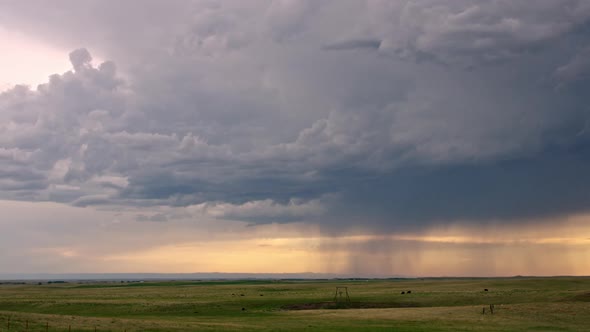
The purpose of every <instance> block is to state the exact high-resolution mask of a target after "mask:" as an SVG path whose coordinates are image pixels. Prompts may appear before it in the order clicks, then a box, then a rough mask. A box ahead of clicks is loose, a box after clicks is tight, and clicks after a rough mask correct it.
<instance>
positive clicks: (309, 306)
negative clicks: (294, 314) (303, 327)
mask: <svg viewBox="0 0 590 332" xmlns="http://www.w3.org/2000/svg"><path fill="white" fill-rule="evenodd" d="M417 307H420V305H418V304H417V303H407V302H406V303H383V302H346V303H342V302H314V303H297V304H289V305H284V306H282V307H281V309H283V310H317V309H378V308H381V309H383V308H417Z"/></svg>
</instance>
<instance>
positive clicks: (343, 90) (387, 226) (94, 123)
mask: <svg viewBox="0 0 590 332" xmlns="http://www.w3.org/2000/svg"><path fill="white" fill-rule="evenodd" d="M0 39H1V40H2V43H1V44H0V211H2V217H1V218H0V273H4V274H6V273H111V272H121V273H134V272H138V273H139V272H167V273H184V272H186V273H189V272H238V273H301V272H316V273H336V274H351V275H359V276H360V275H363V276H393V275H404V276H512V275H590V172H588V169H589V167H590V106H588V105H590V94H589V93H588V88H589V87H590V2H588V1H585V0H538V1H534V2H533V1H528V0H494V1H484V0H318V1H316V0H252V1H238V0H235V1H234V0H224V1H213V0H177V1H159V0H158V1H156V0H142V1H140V0H125V1H118V2H116V3H115V2H112V1H99V0H88V1H83V2H80V1H74V0H56V1H52V2H51V3H49V2H47V1H41V0H27V1H10V0H0Z"/></svg>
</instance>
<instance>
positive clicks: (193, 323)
mask: <svg viewBox="0 0 590 332" xmlns="http://www.w3.org/2000/svg"><path fill="white" fill-rule="evenodd" d="M336 286H344V287H348V291H349V295H350V300H351V302H350V303H349V304H346V303H334V302H332V301H333V299H334V295H335V290H336ZM484 289H488V291H485V290H484ZM408 290H410V291H411V294H407V291H408ZM402 291H403V292H406V294H401V292H402ZM343 295H344V294H343ZM490 304H494V305H495V310H494V311H495V312H494V314H493V315H492V314H490V312H489V305H490ZM484 307H485V308H486V314H485V315H484V314H482V310H483V308H484ZM8 328H10V329H9V330H8ZM46 329H47V330H48V331H68V330H69V329H70V330H71V331H95V329H96V331H128V332H131V331H294V330H306V331H590V278H581V277H580V278H573V277H572V278H570V277H560V278H506V279H401V280H369V281H360V280H358V281H349V280H338V281H336V280H332V281H203V282H199V281H178V282H173V281H170V282H142V283H139V282H135V283H127V282H125V283H114V282H110V283H92V284H86V283H85V284H78V283H63V284H62V283H59V284H46V283H44V284H42V285H37V284H24V285H14V284H1V285H0V332H5V331H46Z"/></svg>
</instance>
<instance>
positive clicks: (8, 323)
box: [6, 316, 10, 330]
mask: <svg viewBox="0 0 590 332" xmlns="http://www.w3.org/2000/svg"><path fill="white" fill-rule="evenodd" d="M6 329H7V330H10V316H8V322H6Z"/></svg>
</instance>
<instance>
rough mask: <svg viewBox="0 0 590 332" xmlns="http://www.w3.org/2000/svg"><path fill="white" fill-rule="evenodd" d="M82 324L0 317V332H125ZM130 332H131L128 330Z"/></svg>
mask: <svg viewBox="0 0 590 332" xmlns="http://www.w3.org/2000/svg"><path fill="white" fill-rule="evenodd" d="M80 325H82V324H63V323H61V324H60V323H57V322H50V321H48V320H47V321H43V320H31V319H22V318H16V317H12V316H6V317H2V318H1V320H0V332H82V331H83V332H92V331H94V332H127V331H128V329H126V328H117V329H113V328H104V327H99V326H92V327H89V326H87V325H85V326H80ZM129 331H131V330H129Z"/></svg>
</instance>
